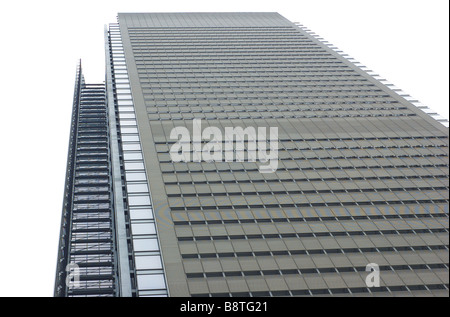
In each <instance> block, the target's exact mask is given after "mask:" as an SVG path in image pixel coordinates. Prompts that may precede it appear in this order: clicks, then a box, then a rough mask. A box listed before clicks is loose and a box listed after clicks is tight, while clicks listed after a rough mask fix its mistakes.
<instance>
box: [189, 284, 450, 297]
mask: <svg viewBox="0 0 450 317" xmlns="http://www.w3.org/2000/svg"><path fill="white" fill-rule="evenodd" d="M448 289H449V285H448V284H426V285H398V286H388V287H386V286H381V287H373V288H368V287H350V288H318V289H310V290H307V289H293V290H276V291H275V290H274V291H251V292H231V293H194V294H191V296H192V297H271V296H327V295H343V294H345V295H352V294H355V295H357V296H361V294H377V293H389V294H391V293H396V292H413V293H414V292H421V293H422V292H434V291H441V290H444V291H446V292H447V293H448Z"/></svg>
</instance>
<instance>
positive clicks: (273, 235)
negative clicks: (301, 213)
mask: <svg viewBox="0 0 450 317" xmlns="http://www.w3.org/2000/svg"><path fill="white" fill-rule="evenodd" d="M448 232H449V231H448V229H446V228H432V229H402V230H370V231H367V230H366V231H330V232H301V233H271V234H237V235H213V236H206V235H205V236H183V237H177V239H178V241H214V240H216V241H218V240H252V239H286V238H298V239H302V238H318V237H351V236H374V235H383V236H384V235H401V236H404V235H407V234H411V235H419V234H424V233H448Z"/></svg>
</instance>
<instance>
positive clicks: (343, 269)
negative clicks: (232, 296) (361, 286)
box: [186, 263, 449, 278]
mask: <svg viewBox="0 0 450 317" xmlns="http://www.w3.org/2000/svg"><path fill="white" fill-rule="evenodd" d="M448 265H449V264H448V263H447V264H441V263H438V264H430V265H424V264H418V265H392V266H390V265H385V266H380V267H379V268H380V271H394V272H396V271H406V270H409V271H414V270H432V269H436V268H440V269H444V270H448ZM365 270H366V267H365V266H357V267H326V268H325V267H324V268H308V269H290V270H261V271H258V270H253V271H227V272H219V271H218V272H206V273H186V277H187V278H210V277H242V276H270V275H306V274H327V273H353V272H365Z"/></svg>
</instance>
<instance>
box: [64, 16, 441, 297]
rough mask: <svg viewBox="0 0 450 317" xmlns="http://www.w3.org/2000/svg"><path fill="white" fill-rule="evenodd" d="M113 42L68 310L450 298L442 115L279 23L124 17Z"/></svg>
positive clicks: (89, 120) (77, 123) (83, 193)
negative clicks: (173, 303)
mask: <svg viewBox="0 0 450 317" xmlns="http://www.w3.org/2000/svg"><path fill="white" fill-rule="evenodd" d="M105 43H106V45H105V51H106V75H105V78H106V80H105V85H86V84H85V83H84V79H83V76H82V72H81V67H80V68H79V70H78V72H77V82H76V87H75V96H74V108H73V109H74V111H73V120H72V133H71V140H70V146H69V155H68V166H67V178H66V192H65V197H64V206H63V218H62V229H61V242H60V248H59V256H58V269H57V277H56V285H55V295H56V296H239V297H244V296H311V295H347V296H366V295H370V296H378V295H381V296H408V295H416V296H422V295H435V296H448V270H449V264H448V227H449V226H448V145H449V144H448V124H447V123H446V122H444V121H443V120H442V119H440V118H439V117H437V116H436V115H435V114H434V113H430V111H429V110H427V109H426V108H425V107H423V106H421V105H420V104H418V102H417V101H415V100H414V99H412V98H411V97H409V96H406V95H404V94H402V93H401V92H399V91H397V90H395V89H392V87H390V86H389V85H387V84H385V83H384V82H383V81H382V80H380V78H379V77H378V76H376V75H375V74H373V73H371V72H370V71H368V70H366V69H365V68H361V67H360V66H359V65H358V64H357V63H355V62H353V61H352V60H350V59H348V58H346V57H345V55H343V54H340V52H339V51H338V50H336V49H335V48H333V47H332V46H331V45H328V44H327V43H325V42H323V41H321V40H320V39H318V38H317V37H316V36H313V35H312V34H311V32H310V31H308V30H307V29H305V28H304V27H303V26H301V25H299V24H295V23H292V22H290V21H288V20H286V19H285V18H283V17H282V16H280V15H279V14H277V13H123V14H119V16H118V23H117V24H111V25H110V26H109V27H108V28H107V29H106V30H105ZM275 132H276V134H274V133H275ZM219 135H220V136H221V138H219V137H218V136H219ZM261 135H262V137H261ZM180 136H181V138H180ZM211 136H213V138H214V140H213V139H212V137H211ZM274 136H276V137H274ZM210 141H214V142H210ZM261 141H264V142H261ZM241 145H242V147H240V146H241ZM253 146H255V147H253ZM256 146H257V147H258V148H257V149H256ZM261 147H263V149H261ZM174 149H176V150H174ZM205 149H206V150H205ZM180 150H181V153H180ZM211 153H213V155H212V154H211ZM272 163H273V164H272ZM268 166H269V167H270V168H269V169H267V167H268ZM265 168H266V169H265ZM378 280H379V283H377V281H378Z"/></svg>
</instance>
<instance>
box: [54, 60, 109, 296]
mask: <svg viewBox="0 0 450 317" xmlns="http://www.w3.org/2000/svg"><path fill="white" fill-rule="evenodd" d="M112 197H113V193H112V188H111V169H110V151H109V132H108V126H107V111H106V104H105V85H104V84H98V85H93V84H86V83H85V82H84V77H83V74H82V70H81V65H79V66H78V70H77V77H76V84H75V93H74V103H73V114H72V128H71V137H70V144H69V155H68V162H67V174H66V185H65V193H64V205H63V218H62V228H61V238H60V246H59V255H58V271H57V277H56V285H55V295H56V296H71V297H72V296H73V297H76V296H114V295H115V294H116V290H115V289H116V285H117V280H116V278H117V276H116V261H115V237H114V230H113V226H114V221H113V215H112ZM71 265H76V267H71ZM75 272H76V273H75ZM74 273H75V274H77V277H76V278H77V282H76V283H75V279H74V280H71V277H70V274H74ZM70 283H73V284H70Z"/></svg>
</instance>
